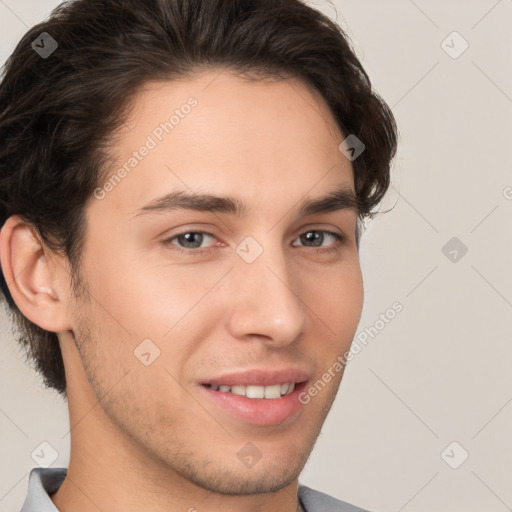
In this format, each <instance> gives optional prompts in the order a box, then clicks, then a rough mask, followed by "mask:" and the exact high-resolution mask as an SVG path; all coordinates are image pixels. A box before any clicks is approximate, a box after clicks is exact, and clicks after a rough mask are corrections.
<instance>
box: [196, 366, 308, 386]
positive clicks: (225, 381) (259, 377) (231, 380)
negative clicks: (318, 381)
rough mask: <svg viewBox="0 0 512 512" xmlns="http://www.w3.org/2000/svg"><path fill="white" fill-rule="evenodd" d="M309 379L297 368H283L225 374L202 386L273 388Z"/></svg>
mask: <svg viewBox="0 0 512 512" xmlns="http://www.w3.org/2000/svg"><path fill="white" fill-rule="evenodd" d="M308 379H309V374H308V372H306V371H305V370H301V369H299V368H283V369H280V370H269V369H265V370H263V369H252V370H245V371H238V372H233V373H225V374H223V375H219V376H218V377H212V378H211V379H208V380H205V381H203V382H202V384H210V385H212V386H249V385H251V384H252V385H254V386H273V385H275V384H286V383H290V382H294V383H299V382H304V381H306V380H308Z"/></svg>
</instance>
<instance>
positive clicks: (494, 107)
mask: <svg viewBox="0 0 512 512" xmlns="http://www.w3.org/2000/svg"><path fill="white" fill-rule="evenodd" d="M205 1H207V0H205ZM58 3H59V2H57V1H50V0H0V62H2V63H3V62H4V61H5V59H6V58H7V57H8V56H9V54H10V53H11V52H12V50H13V49H14V46H15V44H16V43H17V41H18V40H19V38H20V37H21V36H22V35H23V34H24V32H25V31H26V30H27V29H28V28H29V27H30V26H32V25H33V24H35V23H37V22H39V21H41V20H42V19H44V18H45V17H46V16H47V15H48V14H49V12H50V10H51V9H52V8H53V7H55V6H56V5H57V4H58ZM310 3H311V4H312V5H314V6H316V7H317V8H319V9H320V10H322V11H323V12H325V13H326V14H328V15H329V16H330V17H332V18H333V19H335V20H337V22H338V23H339V24H340V25H341V26H342V28H344V29H345V30H346V31H347V33H348V35H349V36H350V37H351V39H352V42H353V45H354V48H355V50H356V53H357V54H358V56H359V57H360V59H361V60H362V62H363V65H364V66H365V68H366V69H367V71H368V73H369V75H370V77H371V79H372V81H373V84H374V86H375V88H376V90H377V91H378V92H379V93H380V94H381V95H382V96H383V98H384V99H385V100H386V101H387V102H388V104H389V105H390V106H391V107H392V109H393V112H394V114H395V116H396V119H397V122H398V125H399V130H400V146H399V152H398V155H397V158H396V161H395V164H394V168H393V185H392V187H391V189H390V192H389V194H388V196H387V198H386V199H385V201H384V203H383V205H382V210H390V211H389V212H387V213H383V214H382V215H379V216H378V217H377V218H376V219H375V220H373V221H371V222H370V223H369V224H368V227H367V230H366V232H365V234H364V236H363V242H362V247H361V262H362V266H363V273H364V280H365V306H364V311H363V316H362V320H361V323H360V326H359V329H358V335H359V336H361V333H363V332H366V334H367V336H368V341H367V344H366V346H363V348H362V350H361V351H360V352H359V353H358V354H357V355H356V356H355V357H354V359H353V360H352V361H351V362H350V364H349V366H348V368H347V371H346V372H345V376H344V379H343V382H342V385H341V390H340V392H339V394H338V397H337V399H336V402H335V405H334V407H333V409H332V411H331V414H330V416H329V418H328V420H327V422H326V423H325V425H324V428H323V431H322V435H321V436H320V438H319V440H318V442H317V445H316V448H315V450H314V452H313V455H312V456H311V458H310V460H309V462H308V464H307V466H306V468H305V470H304V472H303V474H302V477H301V481H302V483H304V484H307V485H309V486H311V487H313V488H316V489H318V490H321V491H324V492H327V493H329V494H331V495H333V496H336V497H338V498H340V499H343V500H346V501H348V502H352V503H355V504H357V505H359V506H361V507H363V508H366V509H369V510H371V511H374V512H377V511H382V512H400V511H405V512H412V511H417V512H427V511H429V512H430V511H432V510H436V511H438V512H439V511H451V512H453V511H460V512H462V511H464V512H476V511H482V510H485V511H486V512H501V511H505V510H510V509H511V507H512V486H511V485H510V478H511V476H512V441H511V435H510V433H511V430H512V429H511V425H512V403H511V402H512V377H511V372H510V366H511V361H512V339H511V334H512V329H511V324H512V322H511V320H512V272H511V270H510V268H511V264H512V172H511V169H512V155H511V150H510V148H511V142H512V68H511V65H510V63H511V62H512V35H511V33H512V30H511V29H512V1H511V0H500V1H496V0H478V1H476V0H473V1H469V0H458V1H446V0H435V1H433V0H430V1H427V0H415V1H412V0H388V1H385V2H384V1H380V0H358V1H356V0H338V1H336V0H334V1H333V2H332V3H331V2H327V1H323V0H317V1H314V2H310ZM0 143H1V141H0ZM397 301H398V302H399V303H400V304H401V305H402V307H403V309H402V311H401V312H400V313H398V314H396V315H395V317H394V318H393V319H392V320H391V321H389V322H388V323H386V324H385V325H384V327H382V322H378V320H379V317H380V315H381V314H385V312H386V311H387V310H388V309H389V308H390V307H391V305H392V304H393V303H395V302H397ZM369 333H371V334H369ZM0 334H1V343H0V384H1V396H0V432H1V441H0V461H1V468H0V511H2V512H7V511H10V512H13V511H17V510H19V508H20V507H21V505H22V503H23V500H24V498H25V495H26V490H27V483H28V473H29V471H30V469H31V468H32V467H34V466H35V465H36V464H35V463H34V461H33V460H32V458H31V453H32V452H33V450H34V449H35V448H36V447H37V446H39V445H40V443H41V442H43V441H46V442H49V443H50V444H51V445H52V446H54V447H55V449H56V450H57V451H58V453H59V457H58V459H57V460H56V462H55V463H54V464H53V466H55V467H59V466H67V463H68V460H69V458H68V457H69V436H68V435H66V433H67V432H68V428H69V425H68V417H67V408H66V404H65V403H64V402H63V401H61V400H60V399H58V398H57V397H56V394H55V393H53V392H51V391H48V390H45V389H43V388H42V386H41V381H40V379H39V378H38V377H37V375H36V374H35V373H34V372H33V370H31V369H30V368H29V367H28V366H27V365H26V363H25V362H24V359H23V356H22V354H21V353H20V351H19V350H18V348H17V346H16V344H15V342H14V339H13V336H12V334H11V326H10V324H9V322H8V320H7V318H6V316H5V315H2V317H1V318H0Z"/></svg>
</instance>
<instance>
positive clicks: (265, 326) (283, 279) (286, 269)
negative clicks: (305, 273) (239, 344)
mask: <svg viewBox="0 0 512 512" xmlns="http://www.w3.org/2000/svg"><path fill="white" fill-rule="evenodd" d="M230 277H231V281H230V283H231V284H230V291H229V293H230V301H229V302H230V308H229V311H230V315H229V320H228V322H229V330H230V332H231V335H232V336H234V337H235V338H237V339H244V340H249V339H256V338H257V339H260V340H261V341H263V342H265V343H266V344H267V345H269V346H273V347H284V346H286V345H289V344H290V343H293V342H294V341H295V340H296V339H297V338H299V336H300V335H301V334H302V333H303V332H304V330H305V328H306V324H307V321H308V316H307V311H308V307H307V303H306V301H305V299H304V298H303V297H301V296H300V292H301V290H300V284H301V283H300V275H298V274H297V273H296V272H295V273H294V272H293V269H292V268H291V264H290V262H287V261H286V257H285V254H283V250H282V248H275V249H272V250H270V248H269V247H266V248H265V250H264V251H263V253H262V254H261V255H260V256H259V257H258V258H257V259H256V260H255V261H253V262H252V263H247V262H246V261H244V260H243V259H242V258H240V259H238V260H237V262H236V266H235V269H234V270H233V272H231V276H230Z"/></svg>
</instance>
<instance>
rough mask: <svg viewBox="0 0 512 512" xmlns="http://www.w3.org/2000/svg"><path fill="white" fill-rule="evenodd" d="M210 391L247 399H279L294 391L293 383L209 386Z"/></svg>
mask: <svg viewBox="0 0 512 512" xmlns="http://www.w3.org/2000/svg"><path fill="white" fill-rule="evenodd" d="M211 389H213V390H215V391H220V392H221V393H233V394H234V395H239V396H246V397H247V398H267V399H274V398H281V397H282V396H284V395H289V394H290V393H291V392H292V391H293V390H294V389H295V382H290V383H287V384H274V385H272V386H253V385H249V386H225V385H221V386H213V385H212V386H211Z"/></svg>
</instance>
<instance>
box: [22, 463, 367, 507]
mask: <svg viewBox="0 0 512 512" xmlns="http://www.w3.org/2000/svg"><path fill="white" fill-rule="evenodd" d="M66 473H67V469H66V468H34V469H32V470H31V471H30V476H29V481H28V494H27V497H26V499H25V503H24V504H23V506H22V507H21V510H20V512H59V511H58V509H57V508H56V507H55V505H54V504H53V502H52V500H51V499H50V495H51V494H53V493H54V492H56V491H57V489H58V488H59V487H60V486H61V484H62V482H63V481H64V478H65V477H66ZM299 500H300V502H301V505H302V507H303V508H304V510H305V511H306V512H368V511H366V510H363V509H362V508H358V507H354V506H353V505H350V504H348V503H345V502H344V501H340V500H337V499H335V498H332V497H331V496H328V495H327V494H324V493H321V492H318V491H314V490H313V489H310V488H309V487H306V486H304V485H299Z"/></svg>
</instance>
